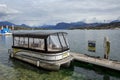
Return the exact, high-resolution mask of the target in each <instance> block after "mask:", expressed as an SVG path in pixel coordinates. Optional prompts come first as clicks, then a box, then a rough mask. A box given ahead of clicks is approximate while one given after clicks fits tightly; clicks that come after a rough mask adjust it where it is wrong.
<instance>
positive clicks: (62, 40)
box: [59, 34, 68, 49]
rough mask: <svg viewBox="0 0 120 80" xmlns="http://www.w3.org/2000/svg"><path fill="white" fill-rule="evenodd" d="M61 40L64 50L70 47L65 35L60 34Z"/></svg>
mask: <svg viewBox="0 0 120 80" xmlns="http://www.w3.org/2000/svg"><path fill="white" fill-rule="evenodd" d="M59 38H60V41H61V44H62V47H63V49H66V48H67V47H68V45H67V41H66V37H65V34H59Z"/></svg>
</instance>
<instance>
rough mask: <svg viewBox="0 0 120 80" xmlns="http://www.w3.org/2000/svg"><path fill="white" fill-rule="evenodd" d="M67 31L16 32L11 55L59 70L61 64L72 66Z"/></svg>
mask: <svg viewBox="0 0 120 80" xmlns="http://www.w3.org/2000/svg"><path fill="white" fill-rule="evenodd" d="M66 36H67V33H66V32H55V33H41V32H33V33H14V34H13V45H12V49H9V53H10V57H12V58H16V59H19V60H22V61H25V62H28V63H31V64H34V65H36V66H38V67H42V68H44V69H49V70H59V69H60V66H61V65H64V66H67V67H69V66H70V62H71V61H72V59H73V57H72V56H71V55H70V53H69V51H70V49H69V44H68V41H67V38H66Z"/></svg>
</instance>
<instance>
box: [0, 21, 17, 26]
mask: <svg viewBox="0 0 120 80" xmlns="http://www.w3.org/2000/svg"><path fill="white" fill-rule="evenodd" d="M6 25H8V26H12V25H15V24H13V23H11V22H8V21H2V22H0V26H6Z"/></svg>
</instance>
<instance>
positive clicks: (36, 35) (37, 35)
mask: <svg viewBox="0 0 120 80" xmlns="http://www.w3.org/2000/svg"><path fill="white" fill-rule="evenodd" d="M57 34H67V33H66V32H16V33H13V36H16V37H32V38H47V37H48V36H50V35H57Z"/></svg>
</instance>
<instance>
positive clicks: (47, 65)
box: [9, 51, 73, 70]
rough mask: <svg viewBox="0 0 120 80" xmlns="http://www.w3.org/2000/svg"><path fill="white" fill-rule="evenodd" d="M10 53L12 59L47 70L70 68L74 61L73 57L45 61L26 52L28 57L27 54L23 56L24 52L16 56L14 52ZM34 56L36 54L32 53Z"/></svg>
mask: <svg viewBox="0 0 120 80" xmlns="http://www.w3.org/2000/svg"><path fill="white" fill-rule="evenodd" d="M9 53H10V57H12V58H15V59H19V60H21V61H25V62H27V63H30V64H33V65H35V66H37V67H41V68H44V69H47V70H59V69H60V67H61V66H65V67H69V66H70V62H71V61H72V60H73V57H72V56H71V55H69V56H67V57H64V58H62V59H59V60H45V59H41V58H39V57H36V56H31V55H28V52H26V54H27V55H26V54H25V52H24V54H23V52H19V51H18V53H16V54H14V52H13V51H11V52H10V51H9ZM29 54H30V53H29ZM32 54H36V53H33V52H32Z"/></svg>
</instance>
